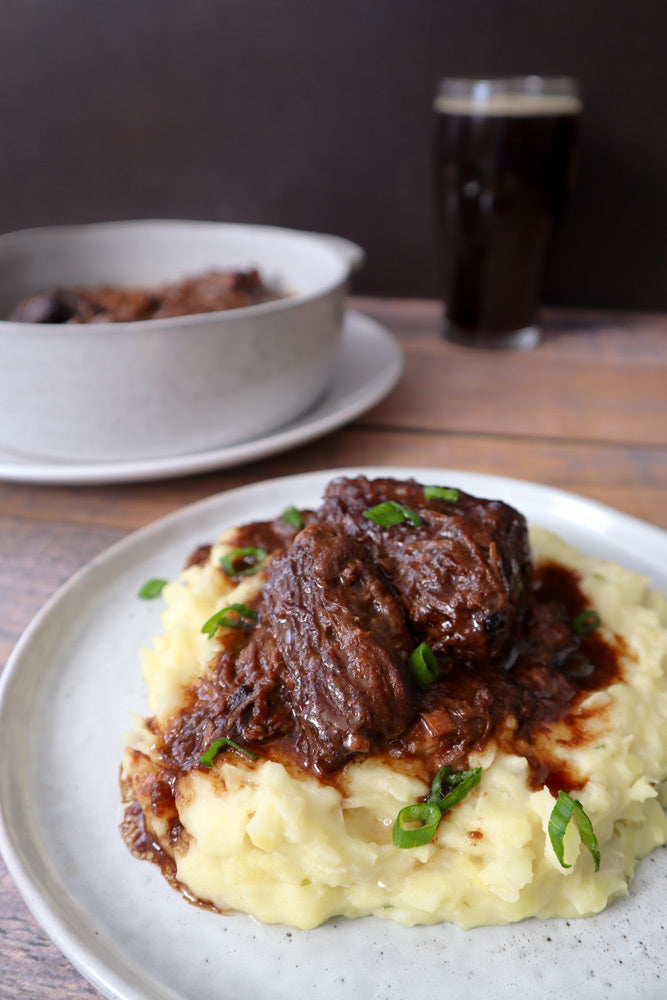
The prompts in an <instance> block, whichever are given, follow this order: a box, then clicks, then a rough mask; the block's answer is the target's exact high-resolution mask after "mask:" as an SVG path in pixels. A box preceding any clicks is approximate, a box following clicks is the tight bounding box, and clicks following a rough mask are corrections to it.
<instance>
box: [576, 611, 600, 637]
mask: <svg viewBox="0 0 667 1000" xmlns="http://www.w3.org/2000/svg"><path fill="white" fill-rule="evenodd" d="M599 624H600V616H599V614H598V613H597V611H593V610H592V609H591V610H590V611H582V612H581V614H579V615H577V617H576V618H575V619H574V621H573V622H572V628H573V629H574V631H575V632H576V633H577V635H590V634H591V632H595V630H596V628H597V627H598V626H599Z"/></svg>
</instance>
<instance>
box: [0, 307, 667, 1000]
mask: <svg viewBox="0 0 667 1000" xmlns="http://www.w3.org/2000/svg"><path fill="white" fill-rule="evenodd" d="M351 304H352V305H353V306H354V308H356V309H359V310H361V311H363V312H365V313H367V314H368V315H370V316H373V317H374V318H376V319H378V320H379V321H380V322H382V323H384V324H385V325H386V326H387V327H389V328H390V329H391V330H392V331H393V332H394V333H395V334H396V335H397V337H398V338H399V340H400V342H401V344H402V346H403V348H404V350H405V355H406V368H405V374H404V376H403V379H402V381H401V382H400V384H399V385H398V387H397V388H396V389H395V390H394V392H392V393H391V395H390V396H389V397H388V398H387V399H385V400H384V401H383V402H382V403H380V404H379V405H378V406H376V407H375V408H374V409H373V410H372V411H370V412H369V413H366V414H365V415H364V416H363V417H361V418H360V419H358V420H356V421H355V422H354V423H352V424H351V425H349V426H347V427H344V428H343V429H342V430H339V431H338V432H336V433H333V434H330V435H329V436H327V437H326V438H325V439H321V440H319V441H316V442H314V443H312V444H309V445H307V446H305V447H302V448H298V449H295V450H293V451H291V452H287V453H284V454H281V455H278V456H276V457H274V458H270V459H267V460H265V461H262V462H257V463H255V464H253V465H246V466H240V467H238V468H236V469H231V470H225V471H220V472H213V473H210V474H207V475H199V476H192V477H189V478H183V479H174V480H167V481H165V482H150V483H137V484H131V485H112V486H107V485H101V486H89V487H81V486H79V487H66V486H63V487H57V486H39V485H35V486H32V485H22V484H13V483H0V595H1V597H0V607H1V608H2V617H1V620H0V662H2V663H3V664H4V663H5V662H6V660H7V658H8V656H9V654H10V652H11V649H12V647H13V645H14V643H15V642H16V640H17V638H18V636H19V634H20V633H21V631H22V630H23V629H24V628H25V626H26V625H27V624H28V622H29V621H30V619H31V618H32V617H33V615H34V614H35V613H36V612H37V611H38V610H39V608H40V607H41V605H42V604H43V603H44V601H45V600H46V599H47V598H48V597H49V596H50V594H52V593H53V591H54V590H55V589H56V588H57V587H58V586H59V585H60V584H61V583H63V582H64V581H65V580H66V579H67V578H68V577H69V576H70V575H71V574H72V573H73V572H74V571H75V570H76V569H78V568H79V567H80V566H82V565H83V564H84V563H86V562H87V561H88V560H89V559H91V558H92V557H93V556H95V555H96V554H97V553H99V552H101V551H102V550H103V549H105V548H106V547H107V546H109V545H110V544H111V543H112V542H115V541H116V540H117V539H118V538H120V537H121V536H123V535H125V534H127V533H128V532H130V531H132V530H133V529H135V528H138V527H140V526H142V525H145V524H147V523H148V522H150V521H153V520H154V519H155V518H158V517H160V516H161V515H163V514H167V513H168V512H170V511H172V510H175V509H177V508H179V507H181V506H183V505H184V504H188V503H190V502H191V501H194V500H197V499H199V498H200V497H204V496H207V495H210V494H214V493H217V492H219V491H221V490H226V489H228V488H230V487H234V486H239V485H243V484H246V483H251V482H255V481H257V480H263V479H267V478H270V477H273V476H278V475H284V474H288V473H298V472H305V471H309V470H314V469H321V468H327V469H328V468H334V467H339V466H345V465H356V464H369V465H380V464H394V465H404V466H410V465H412V466H418V465H420V466H436V467H444V468H453V469H466V470H475V471H481V472H488V473H496V474H501V475H505V476H512V477H516V478H520V479H529V480H534V481H537V482H541V483H545V484H549V485H553V486H558V487H561V488H563V489H566V490H571V491H573V492H575V493H580V494H583V495H585V496H587V497H590V498H593V499H595V500H599V501H602V502H604V503H607V504H610V505H612V506H613V507H616V508H618V509H620V510H623V511H625V512H627V513H629V514H633V515H635V516H636V517H639V518H643V519H645V520H647V521H650V522H652V523H654V524H656V525H659V526H660V527H661V528H663V529H666V530H667V316H656V315H639V314H633V315H620V314H614V315H610V314H606V313H592V312H586V313H583V312H553V313H547V314H546V316H545V331H546V333H545V338H544V341H543V343H542V344H541V345H540V346H539V347H538V348H537V349H536V350H534V351H532V352H528V353H516V352H508V353H498V352H490V351H478V350H468V349H465V348H462V347H457V346H454V345H452V344H449V343H445V342H444V341H443V340H442V339H441V338H440V337H439V335H438V328H439V321H440V308H439V306H438V305H437V303H434V302H424V301H419V302H416V301H394V300H377V299H373V300H368V299H355V300H353V302H352V303H351ZM0 996H1V997H2V998H3V1000H14V998H22V1000H23V998H26V997H39V998H41V1000H49V998H52V1000H56V998H57V1000H64V998H68V1000H73V998H81V997H97V996H98V993H97V992H96V990H94V989H93V988H92V987H90V986H88V985H87V984H86V983H85V982H84V980H83V979H82V978H81V977H80V976H79V974H78V973H77V972H76V971H75V970H74V969H73V968H72V967H71V966H70V964H69V963H68V962H67V960H66V959H65V958H63V957H62V956H61V955H60V953H59V952H58V951H57V949H56V948H55V947H54V946H53V945H52V944H51V943H50V942H49V940H48V939H47V937H46V935H45V934H44V933H43V932H42V930H41V929H40V928H39V926H38V925H37V923H36V922H35V920H34V919H33V918H32V916H31V915H30V914H29V912H28V910H27V909H26V906H25V905H24V903H23V901H22V899H21V897H20V896H19V893H18V891H17V890H16V888H15V886H14V883H13V882H12V880H11V878H10V876H9V875H8V873H7V871H6V869H5V868H4V866H3V865H2V863H1V862H0Z"/></svg>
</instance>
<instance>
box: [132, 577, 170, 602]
mask: <svg viewBox="0 0 667 1000" xmlns="http://www.w3.org/2000/svg"><path fill="white" fill-rule="evenodd" d="M166 586H167V580H160V579H158V578H157V577H155V579H154V580H147V581H146V583H145V584H144V585H143V587H142V588H141V590H140V591H139V592H138V594H137V597H140V598H141V599H142V601H151V600H152V599H153V598H154V597H159V596H160V594H161V593H162V591H163V590H164V588H165V587H166Z"/></svg>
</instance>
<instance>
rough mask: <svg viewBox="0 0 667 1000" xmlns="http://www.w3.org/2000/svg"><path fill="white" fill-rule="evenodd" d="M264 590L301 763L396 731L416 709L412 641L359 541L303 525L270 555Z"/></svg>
mask: <svg viewBox="0 0 667 1000" xmlns="http://www.w3.org/2000/svg"><path fill="white" fill-rule="evenodd" d="M263 599H264V621H263V625H264V627H265V628H266V629H268V631H269V632H270V633H271V635H272V636H273V637H274V639H275V642H276V646H277V648H278V650H279V651H280V654H281V655H282V657H283V660H284V663H285V671H286V677H287V679H288V687H289V692H290V693H289V699H290V704H291V706H292V711H293V713H294V716H295V718H296V719H298V724H299V729H300V731H301V737H300V740H299V747H300V754H301V756H302V757H303V758H304V760H305V761H306V762H307V765H309V766H311V767H313V768H314V769H315V770H326V769H330V768H332V767H337V766H339V765H340V764H342V763H343V762H344V761H345V760H346V759H347V758H348V757H350V756H351V755H352V754H355V753H367V752H368V751H369V750H370V749H371V747H372V745H373V744H374V742H377V741H382V742H386V741H387V740H391V739H392V738H394V737H396V736H399V735H400V733H402V732H403V730H404V729H405V728H406V726H407V725H408V723H409V722H410V721H411V719H412V717H413V716H414V714H415V708H416V702H415V688H414V682H413V681H412V678H411V675H410V670H409V666H408V657H409V654H410V652H411V650H412V646H413V641H412V638H411V635H410V632H409V631H408V628H407V626H406V622H405V619H404V617H403V614H402V611H401V607H400V605H399V603H398V602H397V600H396V598H395V597H394V596H393V595H392V594H391V592H390V591H389V588H388V586H387V584H386V582H385V581H384V579H383V578H382V575H381V573H380V572H379V571H378V569H377V568H376V567H375V566H374V564H373V561H372V559H371V557H370V556H369V554H368V552H367V551H366V550H365V549H364V547H363V546H362V545H360V544H359V543H358V542H356V541H355V540H354V539H352V538H348V537H345V536H344V535H341V534H338V533H337V532H336V531H334V530H333V529H331V528H329V527H327V526H324V525H312V526H310V527H307V528H305V529H304V530H303V531H302V532H301V533H300V534H299V535H298V536H297V538H296V539H295V541H294V543H293V545H292V546H291V547H290V548H289V549H288V550H287V551H286V552H285V553H284V554H283V555H281V556H278V557H277V558H276V559H275V560H274V562H273V563H272V565H271V569H270V573H269V579H268V581H267V583H266V584H265V586H264V594H263Z"/></svg>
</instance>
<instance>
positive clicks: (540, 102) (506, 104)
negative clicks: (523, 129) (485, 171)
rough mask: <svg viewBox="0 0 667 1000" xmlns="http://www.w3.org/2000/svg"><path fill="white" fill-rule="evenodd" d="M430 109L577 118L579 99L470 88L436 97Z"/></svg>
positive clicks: (538, 93)
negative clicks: (467, 91) (466, 90)
mask: <svg viewBox="0 0 667 1000" xmlns="http://www.w3.org/2000/svg"><path fill="white" fill-rule="evenodd" d="M433 107H434V108H435V110H436V111H437V112H439V113H440V114H449V115H487V116H488V115H495V116H501V115H502V116H505V117H514V118H528V117H536V116H538V115H577V114H579V113H580V111H581V107H582V105H581V99H580V98H579V97H577V96H576V95H574V94H546V93H540V92H538V91H526V92H523V93H519V92H512V91H511V90H507V91H502V90H489V89H488V88H479V89H478V88H473V89H471V91H470V93H461V94H456V93H451V94H449V93H440V94H438V95H437V96H436V98H435V101H434V103H433Z"/></svg>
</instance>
